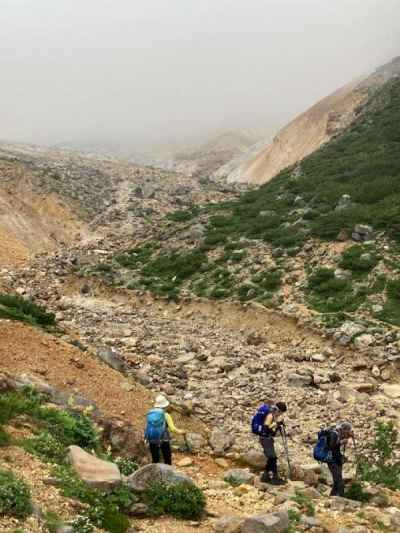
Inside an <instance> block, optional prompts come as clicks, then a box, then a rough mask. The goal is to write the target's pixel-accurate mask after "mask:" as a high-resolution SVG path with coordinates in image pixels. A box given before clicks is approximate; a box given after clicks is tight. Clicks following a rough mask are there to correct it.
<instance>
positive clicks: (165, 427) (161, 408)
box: [144, 394, 186, 465]
mask: <svg viewBox="0 0 400 533" xmlns="http://www.w3.org/2000/svg"><path fill="white" fill-rule="evenodd" d="M168 407H169V401H168V400H167V398H166V397H165V396H163V395H162V394H159V395H158V396H157V398H156V400H155V402H154V407H153V409H151V410H150V411H149V412H148V413H147V417H146V418H147V422H146V429H145V433H144V438H145V441H146V442H147V443H148V444H149V448H150V453H151V459H152V462H153V463H159V462H160V455H161V454H162V457H163V459H164V463H165V464H167V465H170V464H172V452H171V444H170V441H171V436H170V432H172V433H179V434H181V435H184V434H185V433H186V432H185V431H184V430H182V429H178V428H177V427H175V424H174V421H173V420H172V416H171V415H170V414H169V413H167V409H168Z"/></svg>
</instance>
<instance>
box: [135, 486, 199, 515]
mask: <svg viewBox="0 0 400 533" xmlns="http://www.w3.org/2000/svg"><path fill="white" fill-rule="evenodd" d="M144 500H145V502H146V503H147V505H148V506H149V509H150V511H151V513H152V514H153V515H155V516H158V515H161V514H170V515H173V516H175V517H177V518H183V519H196V518H200V517H201V515H202V513H203V511H204V508H205V505H206V500H205V497H204V494H203V492H202V491H201V490H200V489H199V488H198V487H196V486H195V485H192V484H190V483H185V482H182V483H176V484H173V485H165V484H163V483H155V484H154V485H152V486H151V487H149V488H148V489H147V490H146V491H145V494H144Z"/></svg>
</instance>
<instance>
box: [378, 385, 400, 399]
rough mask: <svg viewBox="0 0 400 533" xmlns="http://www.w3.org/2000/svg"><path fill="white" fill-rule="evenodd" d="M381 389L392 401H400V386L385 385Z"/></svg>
mask: <svg viewBox="0 0 400 533" xmlns="http://www.w3.org/2000/svg"><path fill="white" fill-rule="evenodd" d="M381 388H382V392H383V394H385V395H386V396H388V397H389V398H391V399H392V400H400V385H396V384H389V383H385V384H383V385H382V386H381Z"/></svg>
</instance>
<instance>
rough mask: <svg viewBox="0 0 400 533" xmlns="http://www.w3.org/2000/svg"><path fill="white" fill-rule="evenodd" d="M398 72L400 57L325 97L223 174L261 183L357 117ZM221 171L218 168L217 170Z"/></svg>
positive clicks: (302, 156) (301, 157) (234, 179)
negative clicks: (372, 94)
mask: <svg viewBox="0 0 400 533" xmlns="http://www.w3.org/2000/svg"><path fill="white" fill-rule="evenodd" d="M399 74H400V58H395V59H394V60H393V61H392V62H391V63H388V64H387V65H384V66H382V67H380V68H379V69H377V70H376V71H375V72H374V73H373V74H372V75H370V76H368V77H367V78H365V79H362V80H361V81H360V80H357V81H355V82H352V83H350V84H348V85H346V86H345V87H342V88H341V89H339V90H338V91H336V92H335V93H333V94H331V95H329V96H328V97H326V98H324V99H323V100H321V101H320V102H318V103H317V104H315V105H314V106H313V107H311V108H310V109H309V110H307V111H306V112H305V113H303V114H301V115H300V116H298V117H296V118H295V119H294V120H293V121H292V122H290V123H289V124H288V125H287V126H285V127H284V128H283V129H282V130H280V131H279V132H278V134H277V135H276V136H275V138H274V139H273V141H272V143H271V144H269V145H267V146H266V147H265V148H264V149H263V150H262V151H261V152H259V153H258V154H257V155H256V156H255V157H254V158H252V159H250V160H249V161H245V163H244V164H243V165H240V166H239V167H237V168H236V169H235V170H233V171H231V172H230V173H229V174H228V175H227V176H226V177H227V180H228V182H246V183H253V184H262V183H265V182H267V181H269V180H270V179H271V178H273V177H274V176H275V175H276V174H278V173H279V172H280V171H281V170H283V169H284V168H286V167H288V166H291V165H293V164H295V163H296V162H298V161H301V160H302V159H303V158H304V157H306V156H307V155H309V154H311V153H312V152H314V151H315V150H317V149H318V148H319V147H320V146H321V145H322V144H324V143H326V142H327V141H329V140H330V139H331V138H332V137H333V136H335V135H336V134H338V133H340V132H341V131H343V130H344V129H345V128H346V127H347V126H349V124H351V122H352V121H353V120H354V119H355V118H356V116H357V111H358V109H359V108H360V106H362V105H363V104H364V103H365V102H366V100H367V98H368V96H369V94H370V92H371V91H373V90H376V89H377V88H379V87H380V86H382V84H383V83H385V82H386V81H387V80H388V79H390V78H391V77H392V76H395V75H399ZM218 175H220V172H219V174H218Z"/></svg>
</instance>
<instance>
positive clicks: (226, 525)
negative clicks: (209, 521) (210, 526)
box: [214, 516, 243, 533]
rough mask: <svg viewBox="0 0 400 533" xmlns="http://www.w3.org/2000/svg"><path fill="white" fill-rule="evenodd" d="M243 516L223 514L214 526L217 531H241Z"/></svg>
mask: <svg viewBox="0 0 400 533" xmlns="http://www.w3.org/2000/svg"><path fill="white" fill-rule="evenodd" d="M242 523H243V518H240V517H239V516H223V517H222V518H220V519H219V520H218V522H216V524H215V526H214V531H215V533H241V526H242Z"/></svg>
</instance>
